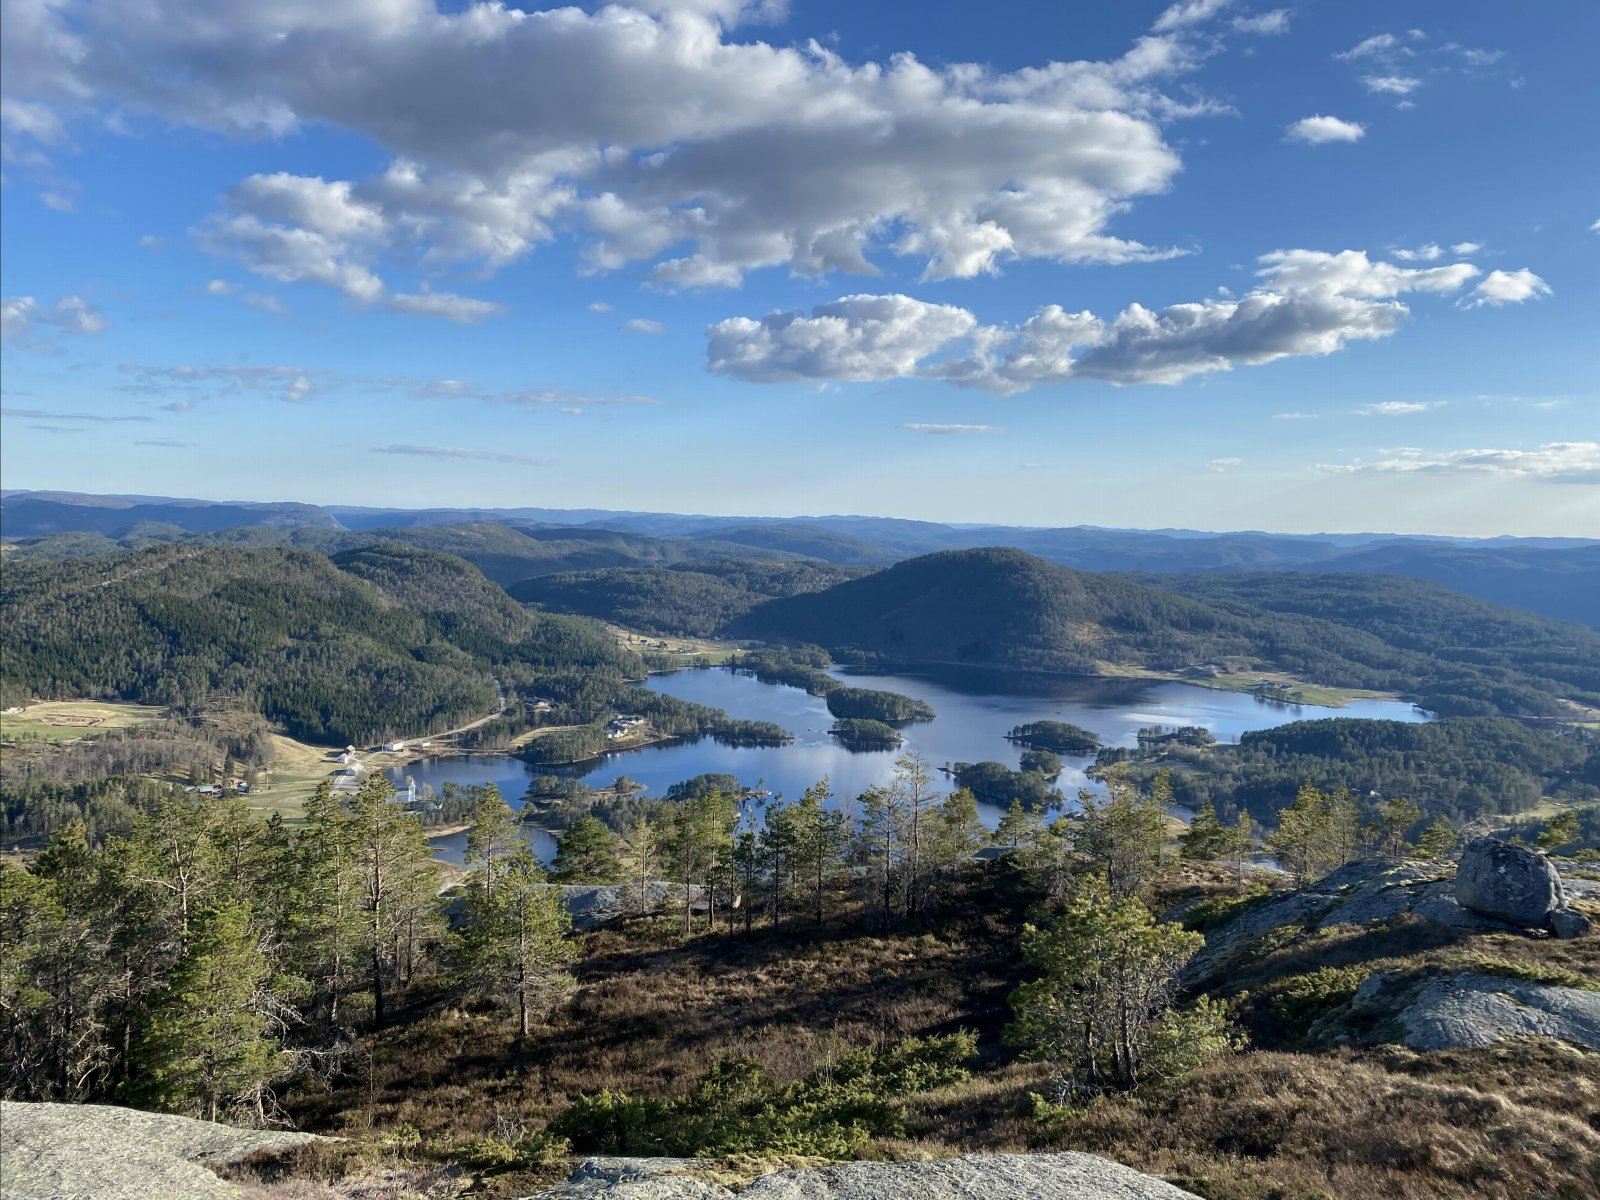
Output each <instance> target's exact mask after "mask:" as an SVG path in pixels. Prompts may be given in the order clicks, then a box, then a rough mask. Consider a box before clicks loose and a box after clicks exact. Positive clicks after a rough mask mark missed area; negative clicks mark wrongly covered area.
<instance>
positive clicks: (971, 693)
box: [390, 668, 1428, 861]
mask: <svg viewBox="0 0 1600 1200" xmlns="http://www.w3.org/2000/svg"><path fill="white" fill-rule="evenodd" d="M833 674H835V675H836V676H838V677H839V678H841V679H846V680H848V681H849V682H850V684H851V685H852V686H856V687H869V688H881V689H885V690H888V691H892V692H899V693H901V694H902V695H906V696H914V697H916V698H917V699H919V700H926V701H927V702H928V703H929V704H931V705H932V706H933V710H934V712H935V713H937V714H938V715H937V716H936V717H935V718H934V720H932V721H925V722H921V723H919V724H914V725H908V726H906V727H905V728H904V729H903V730H902V733H903V734H904V736H905V739H906V748H908V749H914V750H917V751H919V752H921V753H922V754H923V755H924V756H925V757H926V758H927V759H928V761H929V762H930V763H932V764H933V765H934V766H935V767H939V766H943V765H944V764H945V763H947V762H949V763H955V762H978V761H981V760H984V759H993V760H995V761H998V762H1003V763H1006V764H1007V765H1008V766H1016V765H1017V764H1018V761H1019V758H1020V755H1021V748H1020V747H1018V746H1016V745H1014V744H1012V743H1010V742H1008V741H1006V740H1005V735H1006V733H1007V732H1008V731H1009V730H1010V729H1011V728H1012V727H1013V726H1015V725H1020V724H1023V723H1025V722H1028V721H1066V722H1070V723H1071V724H1073V725H1081V726H1083V727H1084V728H1085V729H1092V730H1093V731H1094V732H1096V733H1098V734H1099V735H1100V737H1101V740H1102V741H1104V742H1105V744H1106V745H1108V746H1131V745H1133V744H1134V734H1135V733H1136V732H1137V731H1138V730H1139V729H1140V728H1142V727H1144V726H1148V725H1203V726H1204V727H1205V728H1207V729H1209V730H1210V731H1211V732H1212V734H1213V735H1214V736H1215V737H1216V738H1217V740H1218V741H1223V742H1235V741H1238V740H1239V735H1240V734H1242V733H1247V732H1249V731H1250V730H1253V729H1270V728H1272V727H1273V726H1275V725H1283V724H1287V723H1288V722H1290V721H1299V720H1309V719H1315V718H1318V717H1329V716H1341V717H1378V718H1384V719H1388V720H1394V721H1424V720H1427V719H1428V718H1427V715H1426V714H1425V713H1423V712H1421V711H1420V710H1418V709H1417V708H1415V707H1413V706H1412V705H1409V704H1405V703H1401V702H1398V701H1385V700H1363V701H1357V702H1354V703H1351V704H1348V705H1346V706H1345V707H1344V708H1341V709H1329V708H1319V707H1315V706H1301V705H1290V704H1281V703H1277V702H1275V701H1267V700H1257V699H1256V698H1255V697H1253V696H1249V695H1246V694H1243V693H1240V692H1221V691H1216V690H1213V689H1211V688H1202V687H1196V686H1193V685H1192V684H1184V683H1154V682H1150V681H1147V680H1108V679H1064V678H1059V677H1017V676H1014V675H998V674H995V673H990V672H972V671H941V672H929V673H918V674H915V675H876V674H858V673H849V674H846V673H845V672H843V671H838V670H835V671H834V672H833ZM641 686H642V687H645V688H648V689H649V690H651V691H653V692H664V693H666V694H668V695H671V696H677V697H679V698H680V699H683V700H693V701H695V702H696V703H699V704H705V705H708V706H710V707H712V708H720V709H724V710H726V711H727V713H728V714H729V715H730V716H734V717H741V718H744V719H746V720H758V721H772V722H774V723H776V724H778V725H781V726H782V727H783V728H785V729H787V730H788V731H789V732H790V733H792V734H794V737H795V740H794V742H793V744H791V745H788V746H771V747H735V746H723V745H720V744H718V743H717V742H716V741H714V740H712V739H711V738H701V739H700V740H698V741H693V742H677V743H670V744H668V743H663V744H660V745H655V746H646V747H644V748H642V749H638V750H624V751H621V752H619V753H616V754H608V755H606V756H604V757H603V758H600V759H597V760H595V761H593V762H590V763H583V764H579V765H578V766H576V767H572V768H567V769H565V770H564V771H563V773H565V774H570V775H572V776H575V777H576V778H579V779H582V780H584V781H585V782H586V783H589V784H591V785H594V786H601V785H604V784H608V783H610V782H611V781H612V780H613V779H615V778H616V777H617V776H618V775H627V776H628V777H629V778H631V779H633V780H635V781H636V782H638V783H641V784H643V785H645V789H646V793H645V794H646V795H652V796H660V795H661V794H662V793H664V792H665V791H666V790H667V788H668V787H669V786H670V785H672V784H674V783H677V782H679V781H680V780H683V779H688V778H690V777H691V776H694V775H701V774H705V773H708V772H720V773H725V774H729V775H733V776H736V777H737V778H738V779H739V780H740V782H741V783H743V784H745V785H746V786H747V787H757V786H758V785H759V786H760V787H762V788H765V789H767V790H770V791H772V792H773V793H775V794H777V795H781V796H785V797H788V798H791V799H792V798H794V797H796V796H798V795H799V794H800V793H801V792H802V791H804V790H805V789H806V788H807V787H809V786H810V785H811V784H812V783H815V782H816V781H817V780H818V779H820V778H822V776H824V775H826V776H828V778H829V780H830V782H831V783H832V786H833V790H834V793H835V794H836V795H839V796H844V797H850V796H855V795H857V794H859V793H860V792H862V791H865V790H866V789H867V788H868V787H870V786H872V785H873V784H878V783H884V782H886V781H887V780H888V779H889V777H890V776H891V774H892V773H893V771H894V760H895V758H896V757H897V755H898V753H899V752H898V751H887V750H885V751H870V752H865V753H859V752H854V751H850V750H846V749H845V748H844V747H843V746H841V745H839V743H838V742H837V741H835V740H834V739H833V738H832V737H830V736H829V735H828V729H829V728H830V727H831V726H832V724H833V718H832V717H830V716H829V715H828V707H827V705H826V704H825V703H824V702H823V701H822V700H821V699H819V698H817V697H815V696H811V695H807V694H806V693H805V692H803V691H801V690H800V689H799V688H792V687H786V686H784V685H782V684H772V683H762V682H761V681H760V680H758V679H755V678H753V677H751V676H749V675H740V674H735V673H734V672H732V671H729V670H726V669H723V668H711V669H702V670H687V671H675V672H672V673H670V674H664V675H652V676H651V677H650V678H649V679H648V680H647V681H646V682H645V683H644V684H642V685H641ZM1090 761H1091V760H1089V759H1068V760H1067V768H1066V770H1064V771H1063V772H1062V773H1061V777H1060V779H1059V780H1058V781H1057V782H1058V784H1059V786H1060V787H1061V789H1062V791H1064V792H1065V793H1066V794H1067V795H1068V796H1071V795H1072V794H1073V793H1074V792H1075V791H1076V790H1077V789H1078V788H1079V787H1082V786H1093V785H1092V784H1091V783H1090V782H1089V781H1088V780H1087V779H1086V777H1085V775H1084V768H1085V767H1086V766H1088V765H1089V763H1090ZM549 770H550V769H549V768H534V767H531V766H529V765H528V764H526V763H523V762H522V761H520V760H518V759H514V758H507V757H503V756H498V755H468V756H464V757H459V758H438V759H425V760H422V761H419V762H415V763H412V764H410V765H409V766H408V767H405V768H400V769H396V770H394V771H391V772H390V778H391V779H393V780H394V781H395V783H397V784H398V785H400V786H401V787H404V786H405V781H406V778H407V777H408V776H409V777H410V778H413V779H415V780H416V782H417V785H418V787H422V786H423V785H431V786H432V787H433V788H434V789H435V790H436V791H437V790H438V789H439V788H440V787H441V786H442V785H443V784H445V783H447V782H450V783H457V784H461V785H467V784H482V783H493V784H496V785H497V786H498V787H499V788H500V791H501V792H502V793H503V794H504V795H505V797H506V799H507V800H508V801H510V802H511V804H512V806H513V807H516V806H517V805H518V803H519V802H520V800H521V797H522V794H523V792H524V791H526V789H527V780H528V778H529V777H530V776H531V775H534V774H536V773H548V772H549ZM980 807H984V808H987V806H980ZM983 815H984V817H985V820H987V821H988V823H989V824H991V825H992V824H993V823H994V822H995V821H996V820H998V819H999V816H1000V813H999V811H998V810H994V809H989V810H988V811H986V812H984V814H983ZM534 838H535V849H536V850H538V851H539V852H540V854H541V857H548V855H549V854H550V853H551V852H552V849H553V848H552V843H551V840H550V838H549V837H548V835H546V834H543V833H535V834H534ZM434 844H435V847H436V848H437V849H438V850H439V851H440V853H441V857H445V858H449V859H452V860H455V861H459V860H460V857H461V851H462V848H463V846H464V844H465V835H464V834H457V835H451V836H448V837H445V838H441V839H438V840H437V841H435V843H434Z"/></svg>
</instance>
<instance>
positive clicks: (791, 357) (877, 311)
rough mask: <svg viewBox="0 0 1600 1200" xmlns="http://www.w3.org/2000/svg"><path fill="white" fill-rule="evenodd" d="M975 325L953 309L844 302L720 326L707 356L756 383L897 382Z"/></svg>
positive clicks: (909, 302) (893, 300) (897, 301)
mask: <svg viewBox="0 0 1600 1200" xmlns="http://www.w3.org/2000/svg"><path fill="white" fill-rule="evenodd" d="M977 326H978V319H977V318H976V317H975V316H973V315H972V314H971V313H970V312H968V311H967V310H966V309H964V308H957V307H955V306H954V305H951V304H929V303H927V302H925V301H922V300H913V299H912V298H911V297H910V296H901V295H891V296H865V295H860V296H845V297H842V298H841V299H838V300H835V301H833V302H832V303H830V304H819V305H817V306H816V307H815V308H813V309H812V310H811V312H810V313H809V314H807V313H800V312H775V313H771V314H769V315H768V316H766V317H763V318H762V319H761V320H759V321H755V320H751V319H750V318H749V317H732V318H730V319H728V320H726V321H719V322H718V323H717V324H715V325H713V326H712V327H711V328H710V330H709V331H708V335H707V343H706V357H707V360H708V363H709V365H710V368H711V370H713V371H715V372H717V373H718V374H722V375H733V376H735V377H737V378H739V379H745V380H749V381H751V382H753V383H779V382H785V381H791V380H851V381H857V382H861V381H868V380H878V379H898V378H902V377H904V376H908V375H914V374H916V373H917V370H918V366H919V364H920V363H921V362H922V360H924V359H926V358H928V357H929V356H930V355H933V354H935V353H937V352H938V351H939V350H941V349H943V348H944V347H945V346H947V345H949V344H950V343H951V342H953V341H956V340H957V339H959V338H964V337H966V336H968V335H969V334H971V333H972V332H973V331H974V330H975V329H976V328H977Z"/></svg>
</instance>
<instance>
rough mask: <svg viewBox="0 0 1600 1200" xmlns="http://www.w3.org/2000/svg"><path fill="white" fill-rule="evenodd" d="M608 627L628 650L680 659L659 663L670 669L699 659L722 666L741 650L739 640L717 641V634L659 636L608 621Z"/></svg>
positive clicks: (695, 662) (690, 664) (685, 665)
mask: <svg viewBox="0 0 1600 1200" xmlns="http://www.w3.org/2000/svg"><path fill="white" fill-rule="evenodd" d="M606 628H607V629H609V630H610V631H611V634H612V636H613V637H615V638H616V639H617V644H618V645H620V646H621V647H622V648H623V649H625V650H632V651H633V652H634V653H635V654H645V655H649V656H650V657H651V659H652V660H658V659H661V658H662V657H663V656H665V657H668V658H671V659H674V660H681V661H676V662H674V663H673V664H672V665H669V666H662V667H658V668H656V669H657V670H664V671H670V670H674V669H676V668H677V667H692V666H695V665H697V664H700V663H710V664H711V665H712V666H723V665H725V664H727V663H730V662H732V661H733V660H734V659H736V658H738V657H739V653H740V646H739V644H738V643H736V642H723V641H717V640H716V639H714V638H696V637H676V636H658V635H656V634H653V633H640V632H638V631H637V630H633V629H624V628H623V627H622V626H621V625H612V624H609V623H607V625H606Z"/></svg>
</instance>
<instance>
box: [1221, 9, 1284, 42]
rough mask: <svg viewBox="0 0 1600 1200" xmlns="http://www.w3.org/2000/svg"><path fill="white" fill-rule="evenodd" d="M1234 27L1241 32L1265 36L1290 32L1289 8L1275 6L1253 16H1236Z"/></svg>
mask: <svg viewBox="0 0 1600 1200" xmlns="http://www.w3.org/2000/svg"><path fill="white" fill-rule="evenodd" d="M1233 27H1234V29H1236V30H1237V31H1238V32H1240V33H1254V34H1258V35H1261V36H1263V37H1271V36H1274V35H1277V34H1282V33H1288V32H1289V10H1288V9H1287V8H1274V9H1271V10H1269V11H1267V12H1264V13H1257V14H1256V15H1255V16H1251V17H1235V18H1234V19H1233Z"/></svg>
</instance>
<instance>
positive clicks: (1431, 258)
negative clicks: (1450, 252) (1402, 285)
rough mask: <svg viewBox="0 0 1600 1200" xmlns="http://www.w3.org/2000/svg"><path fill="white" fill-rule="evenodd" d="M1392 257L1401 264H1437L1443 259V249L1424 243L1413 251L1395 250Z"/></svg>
mask: <svg viewBox="0 0 1600 1200" xmlns="http://www.w3.org/2000/svg"><path fill="white" fill-rule="evenodd" d="M1394 256H1395V257H1396V258H1398V259H1400V260H1401V261H1402V262H1438V261H1439V259H1441V258H1443V257H1444V247H1442V246H1439V245H1437V244H1435V243H1433V242H1426V243H1424V244H1423V245H1421V246H1418V247H1417V248H1416V249H1415V250H1405V249H1400V250H1396V251H1395V252H1394Z"/></svg>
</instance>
